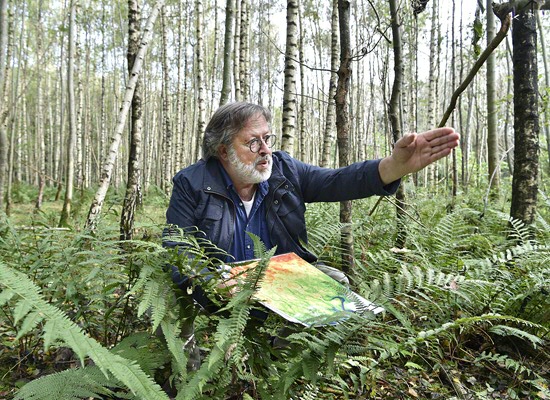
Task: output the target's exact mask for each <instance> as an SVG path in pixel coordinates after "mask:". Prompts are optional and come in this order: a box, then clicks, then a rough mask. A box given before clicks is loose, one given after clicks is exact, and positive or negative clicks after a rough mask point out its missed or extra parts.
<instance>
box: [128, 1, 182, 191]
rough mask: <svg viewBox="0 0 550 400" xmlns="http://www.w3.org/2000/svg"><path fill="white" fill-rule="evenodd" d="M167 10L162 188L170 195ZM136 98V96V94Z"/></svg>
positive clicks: (170, 158) (170, 144)
mask: <svg viewBox="0 0 550 400" xmlns="http://www.w3.org/2000/svg"><path fill="white" fill-rule="evenodd" d="M165 8H166V7H163V9H162V14H161V16H160V18H161V27H162V28H161V29H162V76H163V79H162V82H163V83H162V92H163V96H162V121H163V124H162V126H163V146H162V148H163V149H164V151H163V156H162V157H161V160H162V179H161V185H160V186H161V188H162V190H163V191H164V192H165V193H166V194H169V193H170V191H171V188H172V185H171V179H172V173H173V171H172V160H173V154H172V151H173V150H172V124H171V121H170V89H169V83H170V73H169V69H168V37H167V29H168V28H167V27H166V18H165ZM134 96H135V94H134Z"/></svg>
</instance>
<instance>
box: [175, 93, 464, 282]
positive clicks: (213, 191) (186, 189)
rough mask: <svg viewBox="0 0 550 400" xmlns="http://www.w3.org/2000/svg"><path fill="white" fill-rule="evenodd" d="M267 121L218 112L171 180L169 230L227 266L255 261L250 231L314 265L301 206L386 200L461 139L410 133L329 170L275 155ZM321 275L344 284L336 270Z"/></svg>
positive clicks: (244, 108)
mask: <svg viewBox="0 0 550 400" xmlns="http://www.w3.org/2000/svg"><path fill="white" fill-rule="evenodd" d="M270 123H271V114H270V112H269V111H268V110H267V109H265V108H264V107H262V106H259V105H256V104H251V103H245V102H236V103H230V104H226V105H224V106H222V107H220V108H219V109H218V110H217V111H216V112H215V113H214V115H213V117H212V119H211V120H210V122H209V124H208V126H207V127H206V130H205V134H204V138H203V158H202V160H200V161H199V162H197V163H195V164H193V165H191V166H189V167H187V168H185V169H183V170H182V171H180V172H178V173H177V174H176V176H175V177H174V179H173V183H174V187H173V191H172V196H171V199H170V205H169V207H168V210H167V213H166V218H167V222H168V224H171V225H173V226H177V227H179V228H182V229H183V230H189V229H191V228H193V229H195V230H194V232H196V233H195V234H197V235H200V236H202V237H204V238H206V239H208V240H210V241H211V242H213V243H214V244H216V245H217V246H218V247H219V248H221V249H223V250H225V251H226V252H227V253H228V254H229V255H230V257H228V258H227V260H225V261H227V262H230V261H242V260H247V259H252V258H254V249H253V243H252V240H251V239H250V237H249V236H248V234H247V232H251V233H254V234H255V235H257V236H259V237H260V239H261V240H262V242H263V243H264V244H265V245H266V247H267V248H271V247H272V246H277V252H276V253H277V254H283V253H288V252H294V253H296V254H298V255H299V256H300V257H302V258H304V259H305V260H307V261H309V262H311V263H315V261H316V257H315V255H313V254H312V253H310V252H309V251H307V250H306V249H305V248H304V247H303V246H302V245H301V243H306V242H307V233H306V222H305V211H306V207H305V203H310V202H320V201H322V202H329V201H331V202H336V201H343V200H353V199H359V198H364V197H368V196H372V195H391V194H393V193H395V191H396V190H397V187H398V186H399V183H400V178H401V177H403V176H404V175H406V174H409V173H413V172H416V171H418V170H420V169H422V168H424V167H425V166H427V165H428V164H430V163H432V162H434V161H436V160H438V159H440V158H442V157H445V156H447V155H448V154H449V153H450V152H451V150H452V149H453V148H454V147H456V146H457V145H458V141H459V135H458V134H457V133H456V132H455V131H454V130H453V129H452V128H440V129H434V130H431V131H428V132H425V133H422V134H418V135H417V134H409V135H407V136H405V137H403V138H401V139H400V140H399V141H397V142H396V143H395V146H394V149H393V152H392V154H391V155H390V156H388V157H386V158H383V159H381V160H373V161H364V162H359V163H355V164H352V165H350V166H347V167H343V168H339V169H329V168H320V167H317V166H313V165H309V164H305V163H303V162H301V161H298V160H296V159H294V158H292V157H290V156H289V155H288V154H286V153H284V152H279V151H276V152H273V151H272V146H273V144H274V143H275V138H276V136H275V135H274V134H273V133H272V132H271V128H270ZM173 232H174V231H173V230H171V229H168V230H166V231H165V244H166V245H168V246H177V245H178V241H177V239H172V238H171V233H173ZM322 270H323V272H325V273H327V274H329V275H330V276H332V277H333V278H335V279H337V280H340V281H343V280H345V279H346V278H345V276H343V274H342V273H340V272H339V271H337V270H334V269H330V268H326V269H325V268H323V269H322ZM173 279H174V281H175V282H176V283H177V284H178V285H179V286H180V287H181V288H182V289H187V288H189V286H190V282H189V281H188V279H187V278H186V277H182V276H181V275H180V273H179V272H178V271H177V269H176V268H175V267H174V270H173Z"/></svg>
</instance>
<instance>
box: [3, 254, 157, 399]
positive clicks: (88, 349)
mask: <svg viewBox="0 0 550 400" xmlns="http://www.w3.org/2000/svg"><path fill="white" fill-rule="evenodd" d="M0 285H1V286H3V287H4V290H7V291H11V292H13V293H14V294H15V295H16V296H17V301H18V302H23V303H28V304H32V307H31V308H30V309H28V307H27V306H26V305H25V306H24V307H21V309H22V310H25V309H28V312H27V315H26V316H22V317H21V318H26V317H27V316H29V317H31V318H35V315H33V314H34V313H30V311H31V309H34V310H36V311H38V312H39V313H40V314H41V316H42V318H43V320H45V321H46V323H45V325H44V327H43V332H44V342H45V346H48V345H49V344H51V343H52V342H53V341H54V340H61V341H62V342H64V343H65V344H66V345H67V346H68V347H71V348H72V349H73V350H74V351H75V353H76V354H77V355H78V356H79V358H80V360H81V363H82V364H84V359H85V357H87V356H88V357H90V358H91V359H92V360H93V361H94V363H95V364H96V365H97V366H98V367H99V368H100V369H101V371H102V372H103V373H104V374H106V375H107V376H108V373H111V374H112V375H113V376H114V377H115V378H116V379H119V380H120V381H121V382H123V383H124V385H126V387H128V388H129V389H130V390H131V391H132V392H134V393H135V394H136V395H138V396H141V397H142V398H147V399H167V396H166V394H165V393H164V392H163V391H162V390H161V388H160V387H159V386H158V385H157V384H156V383H155V382H154V381H153V380H152V379H151V378H150V377H149V376H147V375H146V374H145V373H144V372H143V371H142V370H141V368H139V366H138V365H136V363H135V362H133V361H129V360H127V359H124V358H122V357H120V356H118V355H114V354H112V353H111V352H109V350H107V349H106V348H104V347H102V346H101V345H100V344H99V343H98V342H97V341H95V340H94V339H92V338H90V337H88V336H86V335H85V334H84V332H82V330H81V329H80V328H79V327H78V326H77V325H76V324H75V323H74V322H72V321H71V320H70V319H69V318H67V317H66V316H65V315H64V314H63V313H62V312H61V311H60V310H59V309H57V308H56V307H55V306H53V305H51V304H48V303H47V302H46V301H45V300H44V299H43V297H42V296H41V295H40V289H39V288H38V287H37V286H36V285H34V284H33V283H32V282H31V281H30V280H29V279H28V278H27V276H25V275H24V274H22V273H20V272H18V271H14V270H12V269H11V268H8V267H6V266H5V265H4V264H2V263H0ZM17 306H18V305H16V307H17ZM23 324H25V322H23ZM27 326H32V324H27Z"/></svg>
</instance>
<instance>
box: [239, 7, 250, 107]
mask: <svg viewBox="0 0 550 400" xmlns="http://www.w3.org/2000/svg"><path fill="white" fill-rule="evenodd" d="M240 30H241V34H240V46H239V47H240V51H239V64H240V67H239V80H240V83H241V100H243V101H248V100H249V99H250V46H249V31H250V4H249V2H248V0H241V24H240Z"/></svg>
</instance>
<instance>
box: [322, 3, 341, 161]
mask: <svg viewBox="0 0 550 400" xmlns="http://www.w3.org/2000/svg"><path fill="white" fill-rule="evenodd" d="M331 27H332V29H331V35H330V79H329V83H328V99H327V112H326V119H325V127H324V134H323V150H322V154H321V167H328V166H329V165H330V153H331V150H332V146H333V144H334V139H335V137H334V119H335V113H336V105H335V104H334V95H335V94H336V82H337V80H338V74H337V73H336V69H337V68H338V0H332V15H331Z"/></svg>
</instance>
